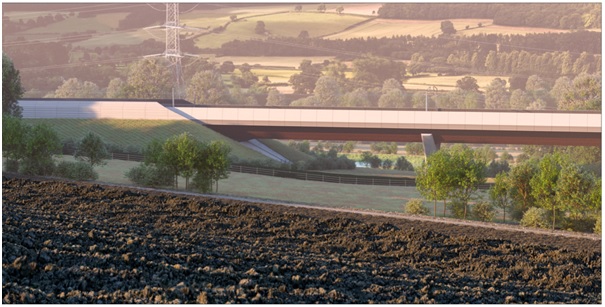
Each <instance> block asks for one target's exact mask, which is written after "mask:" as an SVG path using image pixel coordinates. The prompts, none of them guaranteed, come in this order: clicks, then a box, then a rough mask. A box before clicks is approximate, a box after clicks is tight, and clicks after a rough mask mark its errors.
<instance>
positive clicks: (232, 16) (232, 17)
mask: <svg viewBox="0 0 605 307" xmlns="http://www.w3.org/2000/svg"><path fill="white" fill-rule="evenodd" d="M229 19H230V20H231V22H235V21H236V20H237V15H231V16H229Z"/></svg>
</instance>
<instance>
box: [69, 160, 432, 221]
mask: <svg viewBox="0 0 605 307" xmlns="http://www.w3.org/2000/svg"><path fill="white" fill-rule="evenodd" d="M59 160H66V161H74V158H73V157H72V156H59ZM138 164H139V163H138V162H131V161H120V160H110V161H108V162H107V165H105V166H101V167H96V168H95V170H96V171H97V172H98V174H99V179H98V181H99V182H106V183H116V184H132V183H131V182H130V181H129V180H128V179H126V178H125V177H124V173H125V172H126V171H127V170H129V169H131V168H133V167H135V166H137V165H138ZM181 180H182V178H181ZM184 186H185V181H184V180H182V181H179V187H184ZM218 193H219V194H224V195H232V196H242V197H254V198H261V199H271V200H281V201H285V202H293V203H305V204H314V205H319V206H327V207H340V208H358V209H371V210H379V211H391V212H401V211H402V210H403V209H402V208H403V207H402V206H403V204H404V203H406V202H407V200H408V199H410V198H420V194H419V193H418V192H417V191H416V189H415V188H404V187H385V186H366V185H349V184H337V183H323V182H315V181H302V180H296V179H285V178H277V177H268V176H257V175H251V174H242V173H231V174H230V175H229V178H228V179H225V180H221V181H219V191H218ZM427 204H428V203H427ZM427 207H429V206H428V205H427ZM430 208H432V204H431V206H430ZM441 208H443V207H441ZM441 210H443V209H441ZM437 212H438V213H439V212H441V211H439V210H437Z"/></svg>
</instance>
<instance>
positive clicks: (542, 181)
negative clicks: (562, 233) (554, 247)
mask: <svg viewBox="0 0 605 307" xmlns="http://www.w3.org/2000/svg"><path fill="white" fill-rule="evenodd" d="M560 159H561V157H560V156H559V155H558V154H547V155H545V156H544V157H543V158H542V159H541V160H540V162H539V163H538V172H537V173H536V175H535V176H534V177H532V179H531V180H530V185H531V189H532V196H533V197H534V198H535V200H536V204H537V205H538V206H539V207H542V208H544V209H545V210H550V211H551V214H552V229H553V230H554V229H555V222H556V212H557V210H560V209H561V203H560V202H559V201H558V199H557V198H556V196H557V181H558V180H559V175H560V173H561V163H560Z"/></svg>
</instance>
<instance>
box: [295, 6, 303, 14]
mask: <svg viewBox="0 0 605 307" xmlns="http://www.w3.org/2000/svg"><path fill="white" fill-rule="evenodd" d="M294 11H295V12H297V13H298V12H300V11H302V5H300V4H297V5H295V6H294Z"/></svg>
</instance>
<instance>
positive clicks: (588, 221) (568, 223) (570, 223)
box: [561, 215, 596, 232]
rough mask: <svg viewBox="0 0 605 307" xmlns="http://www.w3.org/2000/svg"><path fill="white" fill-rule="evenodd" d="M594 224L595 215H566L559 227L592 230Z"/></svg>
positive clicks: (572, 229)
mask: <svg viewBox="0 0 605 307" xmlns="http://www.w3.org/2000/svg"><path fill="white" fill-rule="evenodd" d="M595 225H596V217H595V216H589V215H582V216H576V217H566V218H565V219H563V221H562V225H561V228H563V229H567V230H571V231H579V232H593V231H594V228H595Z"/></svg>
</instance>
